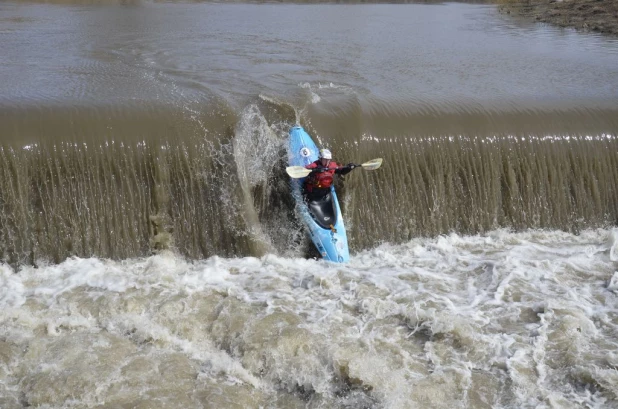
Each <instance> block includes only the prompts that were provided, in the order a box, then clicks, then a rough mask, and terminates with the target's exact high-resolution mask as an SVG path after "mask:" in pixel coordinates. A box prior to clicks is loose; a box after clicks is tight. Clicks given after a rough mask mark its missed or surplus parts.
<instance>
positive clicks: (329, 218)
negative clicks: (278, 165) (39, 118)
mask: <svg viewBox="0 0 618 409" xmlns="http://www.w3.org/2000/svg"><path fill="white" fill-rule="evenodd" d="M289 148H290V150H289V161H288V162H289V165H290V166H303V167H304V166H306V165H308V164H310V163H312V162H315V161H316V160H318V147H317V146H316V144H315V143H314V142H313V140H312V139H311V137H310V136H309V134H308V133H307V132H306V131H305V130H304V129H303V128H302V127H301V126H295V127H293V128H292V129H290V145H289ZM304 180H305V178H301V179H292V182H291V183H292V194H293V195H294V199H295V200H296V206H297V208H298V210H299V213H300V215H301V217H302V220H303V222H304V223H305V225H306V226H307V230H308V231H309V236H310V237H311V240H312V241H313V244H315V247H316V248H317V249H318V251H319V252H320V254H321V255H322V257H323V258H324V259H325V260H329V261H334V262H336V263H345V262H347V261H349V260H350V252H349V250H348V237H347V236H346V232H345V227H344V226H343V217H342V216H341V209H340V207H339V201H338V200H337V193H336V192H335V188H334V186H331V188H330V193H329V194H327V195H326V196H325V197H324V198H321V199H319V200H315V201H305V200H304V198H303V194H302V185H303V182H304Z"/></svg>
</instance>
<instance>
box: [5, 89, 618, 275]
mask: <svg viewBox="0 0 618 409" xmlns="http://www.w3.org/2000/svg"><path fill="white" fill-rule="evenodd" d="M344 106H345V104H344ZM230 109H231V108H230ZM322 109H323V108H322ZM359 109H360V111H361V112H360V113H359ZM363 110H364V112H363ZM43 112H46V114H43V115H41V111H39V112H38V113H37V115H33V113H32V112H31V110H29V109H25V108H24V109H22V110H21V111H15V108H12V109H7V110H5V111H4V115H3V117H2V124H3V129H2V132H3V134H5V135H7V137H6V138H5V142H3V143H2V146H1V148H0V156H1V161H0V206H1V213H0V237H1V241H0V255H1V258H2V260H3V261H5V262H8V263H11V264H13V265H15V264H24V263H25V264H35V263H37V262H38V261H41V260H47V261H52V262H60V261H62V260H64V259H66V258H67V257H70V256H79V257H90V256H96V257H106V258H113V259H124V258H128V257H138V256H146V255H150V254H153V253H156V252H158V251H160V250H163V249H171V250H173V251H176V252H178V253H179V254H181V255H184V256H186V257H189V258H196V259H197V258H205V257H210V256H213V255H220V256H229V257H232V256H247V255H257V256H259V255H262V254H264V253H265V252H273V253H276V254H286V255H290V254H299V252H300V253H301V254H302V253H303V252H305V249H306V247H307V246H306V245H305V244H304V242H303V240H304V239H303V235H302V232H301V227H300V224H299V222H298V220H297V219H296V215H295V213H294V205H293V202H292V200H291V197H290V194H289V185H288V182H289V180H288V178H287V176H286V175H285V174H284V172H283V169H284V167H285V163H286V160H287V152H286V151H285V142H286V137H287V131H288V127H289V126H291V125H293V123H294V121H295V116H296V115H297V113H295V112H292V110H290V109H289V108H286V107H285V106H284V104H279V105H278V104H277V103H274V102H272V101H268V102H267V103H265V102H263V103H261V104H255V105H251V106H248V107H247V108H246V109H244V110H242V111H240V112H233V113H232V114H230V113H229V110H228V111H225V112H224V113H223V114H222V113H221V111H220V110H219V111H217V110H215V109H213V108H212V107H208V106H207V107H203V108H202V112H200V113H199V114H198V115H197V116H196V115H192V116H187V115H186V111H185V110H178V109H175V108H169V107H161V106H153V107H150V108H149V109H142V110H138V109H135V108H132V109H126V110H122V109H119V108H118V107H115V108H105V107H98V108H95V107H92V108H71V109H66V108H57V107H56V108H46V109H45V110H44V111H43ZM303 115H304V117H302V118H301V122H303V123H305V124H306V127H307V129H308V131H309V132H310V133H311V134H312V135H315V137H316V140H317V141H320V142H319V143H322V144H324V146H328V147H330V148H331V149H333V151H334V153H335V157H336V159H337V160H339V161H343V162H344V163H346V162H348V161H353V162H358V161H365V160H369V159H372V158H373V157H383V158H384V165H383V166H382V168H381V169H380V171H377V172H367V173H365V172H353V173H352V174H350V175H348V176H347V177H346V178H345V180H344V181H342V182H340V183H339V186H338V189H339V191H340V198H341V202H342V207H343V214H344V217H345V218H346V223H347V225H348V226H349V227H348V231H349V236H350V247H351V250H352V251H359V250H363V249H367V248H371V247H373V246H375V245H376V244H378V243H381V242H390V243H403V242H406V241H408V240H410V239H411V238H414V237H420V236H423V237H433V236H437V235H441V234H448V233H451V232H455V233H460V234H475V233H479V232H484V231H488V230H492V229H497V228H510V229H514V230H517V231H519V230H525V229H529V228H547V229H560V230H565V231H569V232H578V231H579V230H581V229H583V228H592V227H601V226H607V225H611V224H613V223H615V221H616V220H617V219H618V209H617V206H618V186H617V183H616V181H617V180H618V174H617V169H618V163H617V161H618V158H617V154H616V152H618V142H617V141H616V135H615V133H613V132H608V133H603V132H602V131H601V130H602V129H606V130H608V131H614V130H616V129H618V125H616V123H615V119H614V118H616V117H618V114H617V113H616V112H612V111H610V110H598V111H595V112H594V114H593V115H590V114H589V113H588V112H585V113H583V114H581V116H580V117H579V118H578V116H577V115H578V111H565V112H560V111H549V112H544V111H540V110H536V111H534V112H528V113H526V112H502V113H500V112H486V113H479V112H466V111H465V110H464V109H463V108H462V109H460V110H459V112H454V113H453V112H439V111H437V108H432V107H429V108H428V109H427V111H426V112H423V111H420V112H409V113H408V114H407V115H402V114H401V112H400V111H393V110H391V111H388V110H385V109H384V107H372V108H370V109H367V108H363V107H361V108H357V109H353V110H352V109H350V110H348V111H341V110H340V111H328V110H321V111H320V110H317V109H313V110H311V109H310V110H307V111H305V112H304V114H303ZM561 117H562V118H563V120H562V121H560V118H561ZM25 118H36V119H32V120H25ZM441 121H444V122H441ZM548 124H550V125H549V126H553V131H552V130H551V128H549V127H548ZM535 127H536V129H538V131H535ZM456 129H459V130H460V132H459V133H456V132H455V130H456ZM509 129H510V130H511V131H510V132H509V131H508V130H509ZM584 129H589V132H588V133H583V130H584ZM367 232H371V234H368V233H367Z"/></svg>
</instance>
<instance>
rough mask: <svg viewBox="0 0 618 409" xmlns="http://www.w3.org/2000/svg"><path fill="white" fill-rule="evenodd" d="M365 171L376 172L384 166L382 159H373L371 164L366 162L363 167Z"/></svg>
mask: <svg viewBox="0 0 618 409" xmlns="http://www.w3.org/2000/svg"><path fill="white" fill-rule="evenodd" d="M361 166H362V167H363V169H365V170H376V169H377V168H379V167H380V166H382V158H377V159H372V160H370V161H369V162H365V163H363V164H362V165H361Z"/></svg>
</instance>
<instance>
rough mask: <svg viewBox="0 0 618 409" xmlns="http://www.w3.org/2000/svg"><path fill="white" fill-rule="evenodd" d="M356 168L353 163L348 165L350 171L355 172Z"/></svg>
mask: <svg viewBox="0 0 618 409" xmlns="http://www.w3.org/2000/svg"><path fill="white" fill-rule="evenodd" d="M355 167H356V165H355V164H353V163H348V164H347V165H346V168H348V169H350V170H354V168H355Z"/></svg>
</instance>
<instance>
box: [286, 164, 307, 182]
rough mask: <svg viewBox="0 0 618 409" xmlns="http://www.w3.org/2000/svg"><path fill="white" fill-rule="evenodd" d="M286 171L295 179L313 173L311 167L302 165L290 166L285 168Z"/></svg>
mask: <svg viewBox="0 0 618 409" xmlns="http://www.w3.org/2000/svg"><path fill="white" fill-rule="evenodd" d="M285 171H286V172H287V174H288V175H290V177H292V178H294V179H299V178H304V177H305V176H308V175H309V174H310V173H311V169H306V168H303V167H302V166H288V167H287V168H285Z"/></svg>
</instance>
